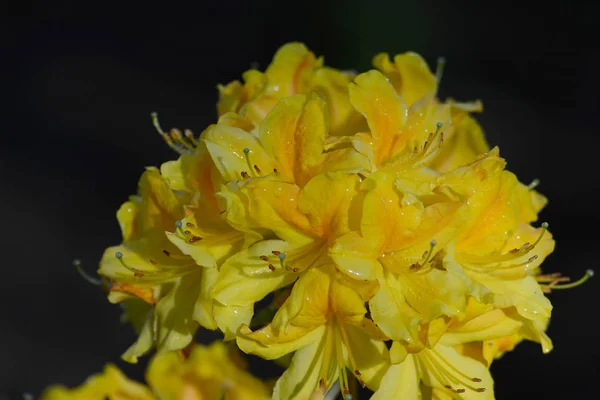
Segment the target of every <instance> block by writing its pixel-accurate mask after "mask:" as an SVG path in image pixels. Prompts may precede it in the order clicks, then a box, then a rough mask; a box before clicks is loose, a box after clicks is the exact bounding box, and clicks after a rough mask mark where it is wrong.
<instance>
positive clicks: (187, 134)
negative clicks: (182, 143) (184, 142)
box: [185, 129, 198, 146]
mask: <svg viewBox="0 0 600 400" xmlns="http://www.w3.org/2000/svg"><path fill="white" fill-rule="evenodd" d="M185 137H186V138H187V139H188V140H189V141H190V142H192V144H193V145H194V146H197V145H198V141H197V140H196V138H195V137H194V133H193V132H192V131H191V130H189V129H186V130H185Z"/></svg>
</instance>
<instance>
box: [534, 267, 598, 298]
mask: <svg viewBox="0 0 600 400" xmlns="http://www.w3.org/2000/svg"><path fill="white" fill-rule="evenodd" d="M593 276H594V270H593V269H588V270H587V271H585V274H584V275H583V276H582V277H581V278H579V279H578V280H576V281H575V282H571V283H565V284H561V283H562V282H565V281H568V280H569V278H568V277H561V276H560V274H551V275H540V276H539V277H536V280H538V282H544V281H546V282H549V283H548V284H540V287H541V288H542V290H543V291H544V292H545V293H550V292H551V291H552V290H557V289H573V288H575V287H577V286H581V285H583V284H584V283H585V282H587V281H588V280H589V279H590V278H592V277H593ZM551 278H554V279H553V280H552V281H549V279H551Z"/></svg>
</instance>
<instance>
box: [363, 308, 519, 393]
mask: <svg viewBox="0 0 600 400" xmlns="http://www.w3.org/2000/svg"><path fill="white" fill-rule="evenodd" d="M430 325H431V327H430V329H429V330H428V332H427V335H426V336H427V337H426V341H427V342H428V347H426V348H421V349H419V348H415V347H414V346H410V345H404V344H402V343H400V342H394V344H393V345H392V348H391V351H390V357H391V362H392V365H391V366H390V367H389V369H388V371H387V372H386V375H385V377H384V378H383V380H382V381H381V384H380V387H379V390H378V391H377V392H376V393H375V395H374V396H373V397H372V398H373V399H375V400H379V399H418V398H421V396H422V397H424V398H436V399H446V398H448V399H451V398H461V399H470V398H477V399H483V398H489V399H493V398H494V391H493V380H492V377H491V375H490V373H489V371H488V368H489V363H487V362H485V360H483V359H482V357H481V354H478V353H476V352H475V351H465V346H471V347H474V345H475V344H479V348H480V349H481V343H484V342H485V343H486V345H487V344H489V343H491V342H494V341H496V342H500V341H501V340H505V339H506V338H507V337H510V336H517V335H518V332H520V330H521V329H522V327H523V323H522V322H521V321H519V320H516V319H513V318H512V317H511V312H510V310H501V309H497V308H494V307H493V305H491V304H487V305H486V304H482V303H478V302H476V301H475V299H474V298H470V299H469V302H468V304H467V306H466V309H465V316H464V317H463V318H456V317H453V318H451V319H449V320H445V319H438V320H435V321H433V322H432V323H431V324H430ZM488 347H489V346H488Z"/></svg>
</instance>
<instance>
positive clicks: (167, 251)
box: [162, 250, 171, 257]
mask: <svg viewBox="0 0 600 400" xmlns="http://www.w3.org/2000/svg"><path fill="white" fill-rule="evenodd" d="M162 252H163V253H164V254H165V256H167V257H170V256H171V253H170V252H169V250H163V251H162Z"/></svg>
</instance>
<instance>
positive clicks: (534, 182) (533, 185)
mask: <svg viewBox="0 0 600 400" xmlns="http://www.w3.org/2000/svg"><path fill="white" fill-rule="evenodd" d="M539 185H540V180H539V179H538V178H535V179H534V180H532V181H531V183H530V184H529V185H528V186H527V187H528V188H529V190H533V189H535V188H536V187H538V186H539Z"/></svg>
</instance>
